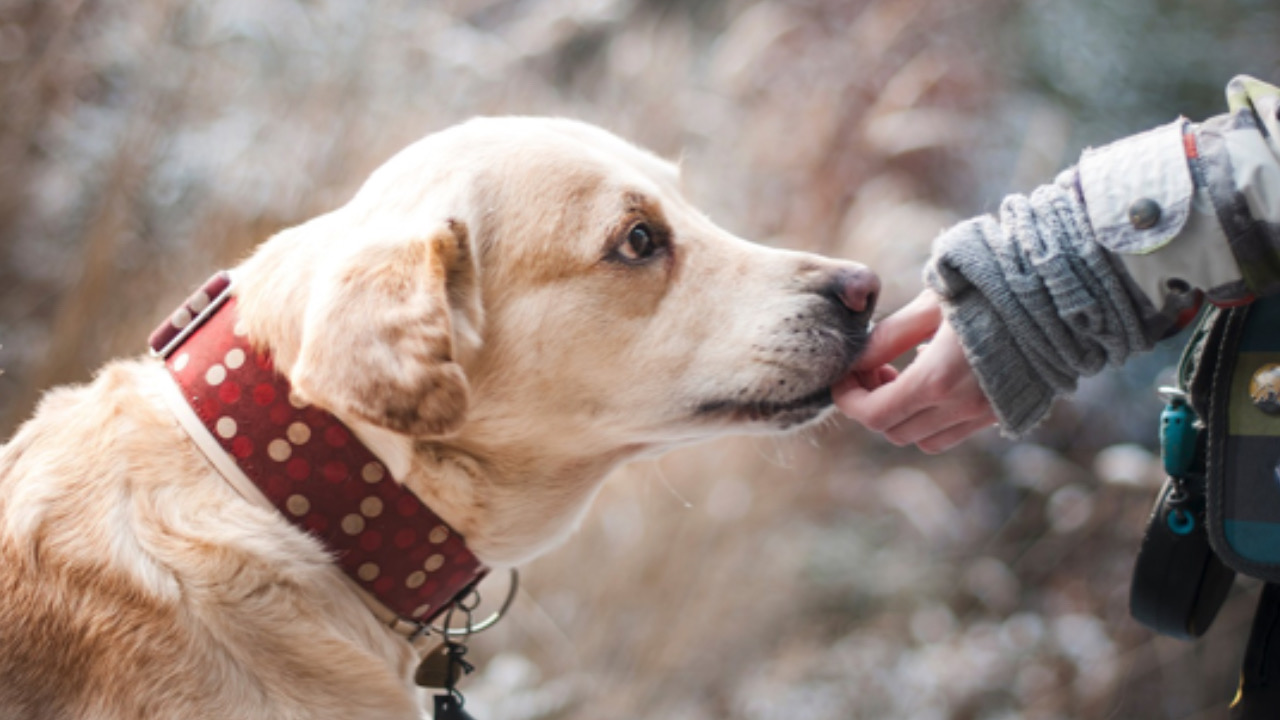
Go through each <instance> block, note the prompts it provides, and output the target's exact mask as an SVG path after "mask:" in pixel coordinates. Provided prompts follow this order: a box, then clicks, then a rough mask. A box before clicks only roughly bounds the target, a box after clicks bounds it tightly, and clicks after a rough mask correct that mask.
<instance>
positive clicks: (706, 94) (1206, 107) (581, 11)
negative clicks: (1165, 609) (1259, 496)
mask: <svg viewBox="0 0 1280 720" xmlns="http://www.w3.org/2000/svg"><path fill="white" fill-rule="evenodd" d="M1277 37H1280V11H1278V10H1277V8H1276V5H1275V3H1274V2H1273V0H1127V2H1125V3H1112V2H1109V1H1107V0H1075V1H1074V2H1070V3H1065V2H1053V1H1052V0H1024V1H1021V2H1018V1H1015V0H964V1H958V0H795V1H793V2H756V1H753V0H688V1H686V0H442V1H439V2H409V1H407V0H406V1H402V2H366V1H365V0H328V1H325V0H313V1H302V0H297V1H290V0H269V1H268V0H217V1H216V2H207V1H206V2H196V1H194V0H145V1H143V0H0V108H3V109H2V110H0V345H3V348H2V349H0V369H3V371H4V374H3V375H0V437H6V438H7V437H8V436H9V435H10V434H11V433H12V431H13V429H14V427H15V426H16V425H17V424H18V423H19V422H20V421H21V420H22V418H24V417H26V416H27V415H28V414H29V413H30V411H31V408H32V405H33V403H34V402H35V401H36V400H37V399H38V397H39V395H40V393H41V392H42V391H43V390H44V389H46V388H48V387H49V386H51V385H54V384H58V383H63V382H75V381H83V380H86V379H87V378H89V377H90V376H91V373H92V372H93V370H94V369H95V368H96V367H98V366H99V365H100V364H101V363H102V362H103V361H104V360H105V359H107V358H109V357H113V356H119V355H131V354H137V353H138V352H139V351H140V350H141V349H142V348H143V345H144V343H145V338H146V335H147V333H148V331H149V330H150V329H151V327H152V326H153V325H154V324H155V322H156V321H157V320H158V319H159V318H161V317H162V316H163V315H164V314H165V313H166V312H167V311H168V310H169V309H170V308H171V307H172V306H173V305H174V304H175V303H176V302H177V301H179V300H180V299H181V298H183V297H184V296H185V295H186V294H187V292H188V291H189V290H190V289H191V288H192V287H193V286H195V285H196V284H198V283H199V282H200V281H202V280H203V279H204V278H205V277H207V276H208V275H209V274H210V272H211V271H212V270H214V269H216V268H218V267H223V266H226V265H228V264H231V263H234V262H236V261H237V259H238V258H240V257H242V256H243V255H244V254H245V253H246V252H247V251H248V250H249V249H250V248H252V247H253V246H254V245H256V244H257V243H258V242H260V241H261V240H263V239H265V238H266V237H268V236H269V235H270V234H271V233H273V232H274V231H276V230H278V229H280V228H283V227H286V226H289V225H292V224H295V223H298V222H300V221H302V220H305V219H307V218H309V217H311V216H313V215H315V214H318V213H321V212H324V211H326V210H328V209H330V208H333V207H335V206H337V205H339V204H341V203H343V202H345V200H346V199H347V198H348V197H350V195H351V194H352V193H353V192H354V190H355V189H356V188H357V187H358V186H359V184H360V183H361V182H362V181H363V179H364V177H365V176H366V175H367V174H368V172H369V171H371V170H372V169H373V168H374V167H376V166H377V165H378V164H380V163H381V162H382V161H383V160H385V159H386V158H387V157H389V156H390V155H391V154H393V153H394V152H395V151H396V150H398V149H399V148H401V147H403V146H404V145H406V144H408V143H410V142H412V141H413V140H415V139H417V138H419V137H421V136H422V135H424V134H426V133H428V132H431V131H433V130H437V129H440V128H444V127H446V126H448V125H450V124H452V123H454V122H457V121H460V120H463V119H465V118H467V117H469V116H472V115H476V114H540V115H567V116H572V117H576V118H580V119H583V120H588V121H591V122H595V123H598V124H600V125H603V126H605V127H607V128H609V129H611V130H613V131H615V132H617V133H619V134H621V135H623V136H625V137H627V138H629V139H631V140H633V141H636V142H638V143H640V144H642V145H645V146H648V147H650V148H651V149H653V150H655V151H657V152H658V153H660V154H663V155H665V156H668V157H672V158H682V161H683V167H684V173H685V178H686V185H687V188H688V191H689V195H690V196H691V197H692V198H693V200H694V201H695V202H696V203H697V204H698V205H699V206H700V207H702V208H703V209H704V210H706V211H707V212H708V213H709V214H710V215H711V216H712V218H713V219H714V220H716V221H717V222H719V223H720V224H721V225H723V226H725V227H727V228H728V229H730V230H732V231H734V232H735V233H737V234H740V235H742V236H744V237H749V238H753V239H758V240H760V241H761V242H765V243H769V244H774V245H781V246H789V247H796V248H802V249H806V250H812V251H816V252H822V253H826V254H829V255H836V256H841V257H848V258H853V259H857V260H860V261H863V262H865V263H867V264H869V265H871V266H872V267H874V268H875V269H877V270H878V271H879V272H880V273H881V275H882V277H883V278H884V280H885V285H886V292H885V296H886V297H885V299H884V301H883V303H882V309H883V310H884V311H888V310H891V309H893V308H895V307H897V306H899V305H901V304H902V303H903V302H905V300H906V299H907V298H909V297H910V296H911V295H912V294H914V292H915V289H916V288H917V287H918V282H919V280H918V278H919V268H920V264H921V262H922V260H923V259H924V258H925V257H926V255H927V253H928V248H929V243H930V241H931V240H932V239H933V237H934V236H936V235H937V233H938V232H939V231H940V230H942V229H943V228H945V227H947V226H948V225H949V224H950V223H952V222H955V221H957V220H960V219H962V218H965V217H968V216H970V215H974V214H977V213H982V212H991V211H994V210H995V209H996V208H997V207H998V203H999V200H1000V198H1001V197H1002V196H1003V195H1004V194H1005V193H1008V192H1011V191H1026V190H1029V189H1031V188H1032V187H1034V186H1035V185H1037V184H1039V183H1042V182H1046V181H1048V180H1050V179H1051V178H1052V177H1053V175H1054V174H1055V173H1056V171H1057V170H1059V169H1060V168H1062V167H1064V166H1066V165H1069V164H1072V163H1074V162H1075V159H1076V158H1077V157H1078V155H1079V152H1080V150H1081V149H1082V148H1083V147H1085V146H1087V145H1090V144H1093V145H1097V144H1103V143H1105V142H1107V141H1109V140H1112V139H1115V138H1118V137H1121V136H1124V135H1127V134H1131V133H1134V132H1137V131H1140V130H1144V129H1146V128H1148V127H1151V126H1154V125H1156V124H1158V123H1162V122H1167V121H1169V120H1171V119H1172V118H1174V117H1175V116H1177V115H1178V114H1185V115H1187V116H1188V117H1191V118H1193V119H1203V118H1206V117H1208V116H1210V115H1213V114H1217V113H1219V112H1222V111H1223V109H1224V101H1223V100H1222V88H1223V87H1224V85H1225V84H1226V82H1227V80H1228V79H1229V78H1230V77H1231V76H1232V75H1234V74H1236V73H1241V72H1244V73H1250V74H1253V75H1256V76H1258V77H1260V78H1263V79H1265V80H1269V81H1270V82H1278V81H1280V54H1277V52H1276V47H1277V45H1276V41H1275V39H1276V38H1277ZM1176 353H1177V347H1176V343H1174V344H1171V345H1169V346H1168V347H1163V348H1161V349H1160V351H1158V352H1156V353H1153V354H1151V355H1149V356H1146V357H1144V358H1142V359H1141V360H1139V361H1137V362H1134V363H1131V364H1130V365H1129V366H1127V367H1126V368H1125V369H1124V370H1123V371H1112V372H1108V373H1106V374H1104V375H1102V376H1099V377H1097V378H1093V379H1091V380H1089V381H1088V382H1086V383H1085V384H1084V385H1083V386H1082V388H1081V391H1080V393H1079V394H1078V395H1077V396H1076V397H1075V398H1074V399H1073V400H1072V401H1070V402H1064V403H1061V404H1060V405H1059V406H1058V408H1057V409H1056V410H1055V412H1054V414H1053V416H1052V418H1051V419H1050V421H1049V422H1048V423H1046V424H1045V425H1044V426H1043V427H1042V428H1040V429H1039V430H1038V431H1037V432H1036V433H1035V434H1034V435H1033V436H1032V437H1031V438H1030V439H1028V440H1026V441H1023V442H1017V443H1013V442H1010V441H1008V440H1004V439H1001V438H999V437H998V436H996V435H995V434H994V433H991V434H989V435H986V436H983V437H981V438H980V439H978V440H976V441H973V442H971V443H969V444H968V445H967V446H965V447H963V448H962V449H960V450H957V451H954V452H952V453H950V454H948V455H945V456H942V457H928V456H925V455H922V454H920V453H918V452H916V451H914V450H911V449H897V448H894V447H892V446H889V445H887V444H885V443H882V442H876V441H875V439H874V438H872V437H871V436H870V435H869V434H868V433H866V432H864V431H861V430H860V429H859V428H857V427H854V426H853V425H852V424H851V423H848V422H845V421H839V420H832V421H828V422H827V423H825V424H824V425H822V426H821V427H818V428H816V429H811V430H808V431H805V432H802V433H800V434H798V435H795V436H791V437H788V438H783V439H779V440H727V441H723V442H718V443H714V444H710V445H706V446H702V447H698V448H692V449H688V450H682V451H679V452H675V453H671V454H670V455H668V456H666V457H664V458H662V459H660V460H656V461H648V462H644V463H638V464H634V465H631V466H628V467H626V468H624V469H623V470H621V471H619V472H618V473H617V474H616V477H614V478H613V479H612V480H611V481H610V483H609V485H608V487H607V488H606V490H605V491H604V493H603V494H602V495H601V497H600V499H599V501H598V502H597V503H596V505H595V507H594V509H593V511H592V513H591V515H590V516H589V518H588V519H587V520H586V522H585V523H584V526H583V528H582V529H581V531H580V532H579V533H578V535H577V536H576V537H575V538H573V539H572V540H571V541H570V542H569V543H568V544H567V545H566V546H564V547H563V548H561V549H559V550H557V551H555V552H554V553H552V554H551V555H549V556H547V557H545V558H543V559H541V560H539V561H537V562H536V563H534V564H532V565H531V566H530V567H528V568H527V569H526V571H525V585H524V590H523V591H522V593H521V596H520V598H519V602H518V604H517V605H516V609H515V611H514V612H513V615H512V617H511V618H510V619H509V620H507V621H505V622H504V623H502V624H501V625H500V626H499V627H498V628H497V629H495V630H493V631H492V632H491V633H488V634H486V635H485V636H483V637H481V638H478V639H477V640H476V641H475V646H474V649H473V651H472V656H473V657H476V658H478V659H479V660H480V661H481V663H480V664H481V669H480V671H479V672H478V673H477V675H476V676H473V677H472V678H471V679H470V680H469V681H468V682H467V685H466V686H465V687H464V689H465V690H466V691H467V693H468V697H469V703H468V710H469V711H471V712H472V713H473V714H474V715H475V716H476V717H477V718H480V720H486V719H488V720H542V719H547V720H551V719H556V720H571V719H572V720H595V719H599V718H611V719H612V718H637V719H648V718H654V719H656V718H663V719H664V720H706V719H712V718H735V719H742V720H773V719H778V720H784V719H785V720H790V719H792V718H806V719H812V720H826V719H833V720H834V719H842V720H843V719H848V718H912V719H921V720H933V719H942V718H955V719H958V720H967V719H970V718H972V719H974V720H978V719H984V720H1014V719H1018V718H1022V719H1026V720H1032V719H1034V720H1050V719H1053V720H1057V719H1066V718H1209V717H1223V716H1224V714H1223V712H1224V711H1223V709H1222V708H1223V707H1224V704H1225V703H1226V702H1227V701H1228V700H1229V699H1230V697H1231V695H1232V694H1233V691H1234V682H1235V675H1236V672H1237V668H1238V664H1239V660H1240V657H1241V654H1242V651H1243V643H1244V633H1245V631H1246V630H1247V626H1248V622H1249V619H1250V617H1251V616H1252V611H1253V602H1254V598H1255V596H1256V591H1257V585H1256V584H1254V583H1249V582H1240V583H1238V584H1237V587H1236V589H1235V591H1234V592H1233V594H1232V596H1231V598H1230V599H1229V601H1228V603H1227V606H1226V607H1225V609H1224V610H1223V612H1222V614H1221V616H1220V617H1219V619H1218V621H1217V623H1216V625H1215V626H1214V627H1213V628H1212V629H1211V630H1210V632H1209V633H1208V635H1207V636H1206V637H1205V638H1204V639H1202V640H1200V641H1198V642H1195V643H1186V642H1180V641H1175V640H1168V639H1163V638H1157V637H1154V636H1153V635H1152V634H1151V633H1150V632H1148V631H1147V630H1145V629H1143V628H1142V627H1141V626H1139V625H1137V624H1136V623H1135V622H1134V621H1133V620H1131V619H1130V618H1129V616H1128V612H1127V594H1128V582H1129V573H1130V570H1131V567H1132V562H1133V558H1134V554H1135V552H1136V549H1137V547H1138V541H1139V538H1140V535H1141V532H1142V530H1143V527H1144V524H1145V517H1146V514H1147V512H1148V511H1149V509H1150V504H1151V502H1152V499H1153V497H1154V493H1155V489H1156V487H1157V486H1158V483H1159V481H1160V479H1161V478H1160V477H1159V473H1158V471H1157V469H1156V467H1155V464H1154V463H1155V458H1154V456H1153V455H1152V452H1151V450H1152V448H1153V446H1154V445H1155V442H1156V435H1155V423H1156V417H1157V415H1158V412H1159V409H1160V403H1159V401H1158V400H1157V399H1156V397H1155V395H1154V393H1153V392H1152V388H1153V387H1154V384H1155V382H1156V378H1157V377H1158V376H1159V375H1160V374H1161V373H1162V371H1163V369H1164V368H1165V367H1166V366H1168V365H1169V364H1170V363H1171V362H1172V361H1173V359H1174V358H1175V357H1176ZM486 592H487V594H490V595H495V594H501V592H502V585H501V583H500V582H495V584H494V587H493V588H492V589H490V590H487V591H486Z"/></svg>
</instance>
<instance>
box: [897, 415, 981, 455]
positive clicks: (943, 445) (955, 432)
mask: <svg viewBox="0 0 1280 720" xmlns="http://www.w3.org/2000/svg"><path fill="white" fill-rule="evenodd" d="M995 421H996V419H995V416H994V414H992V415H991V416H989V417H980V418H977V419H974V420H970V421H968V422H965V423H960V424H959V425H953V426H951V427H949V428H947V429H946V430H943V431H942V432H940V433H938V434H936V435H932V436H930V437H927V438H925V439H923V440H920V441H919V442H917V443H916V447H918V448H920V450H921V452H926V453H929V454H930V455H936V454H938V453H942V452H946V451H948V450H950V449H951V448H953V447H955V446H957V445H959V444H960V443H962V442H964V441H965V440H968V439H969V438H971V437H973V436H974V435H977V434H978V433H980V432H982V431H983V430H986V429H987V428H989V427H992V426H993V425H995Z"/></svg>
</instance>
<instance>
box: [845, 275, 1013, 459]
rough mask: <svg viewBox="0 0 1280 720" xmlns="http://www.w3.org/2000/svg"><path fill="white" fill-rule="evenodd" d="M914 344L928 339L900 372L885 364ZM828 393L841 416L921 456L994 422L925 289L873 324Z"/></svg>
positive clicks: (956, 341) (935, 302) (956, 342)
mask: <svg viewBox="0 0 1280 720" xmlns="http://www.w3.org/2000/svg"><path fill="white" fill-rule="evenodd" d="M922 342H927V343H928V344H927V345H924V346H922V347H920V349H919V354H917V356H916V358H915V359H914V360H913V361H912V362H911V364H910V365H908V366H907V367H906V369H904V370H903V371H902V372H901V373H898V372H897V371H895V370H894V369H893V368H892V367H890V366H889V365H886V363H888V362H889V361H890V360H892V359H894V358H896V357H898V356H899V355H902V354H903V353H905V352H906V351H908V350H910V349H911V348H913V347H917V346H919V345H920V343H922ZM831 391H832V396H833V397H834V398H835V402H836V407H838V408H839V409H840V412H842V413H844V414H845V415H846V416H847V417H849V418H851V419H853V420H855V421H857V422H859V423H861V424H862V425H864V426H866V427H867V428H869V429H871V430H874V431H876V432H879V433H881V434H882V435H884V437H885V439H887V440H888V441H889V442H891V443H893V444H895V445H911V444H914V445H916V446H917V447H919V448H920V450H922V451H924V452H927V453H939V452H942V451H944V450H949V449H951V448H953V447H955V446H956V445H959V444H960V443H961V442H963V441H965V440H966V439H968V438H969V437H970V436H972V435H974V434H976V433H977V432H979V431H980V430H983V429H985V428H987V427H990V426H991V425H992V424H993V423H994V422H995V421H996V414H995V411H994V410H993V409H992V408H991V403H990V402H989V401H988V400H987V397H986V395H984V394H983V392H982V388H981V386H979V384H978V378H977V376H976V375H974V373H973V368H971V367H970V366H969V361H968V360H967V359H966V358H965V356H964V350H963V348H962V347H961V345H960V339H959V337H957V336H956V334H955V331H954V330H952V329H951V326H950V325H949V324H947V323H946V322H943V318H942V303H941V300H940V299H939V298H938V296H937V295H936V294H935V293H934V292H932V291H931V290H925V291H924V292H922V293H920V295H918V296H916V298H915V299H914V300H912V301H911V302H910V303H908V304H907V305H906V306H905V307H903V308H902V309H901V310H899V311H897V312H896V313H894V314H892V315H890V316H889V317H887V318H885V319H884V320H882V321H880V322H879V323H878V324H877V325H876V327H875V330H874V331H873V332H872V333H871V341H870V344H869V345H868V346H867V350H866V351H865V352H864V353H863V355H862V357H861V358H860V359H859V360H858V362H857V363H856V364H855V365H854V366H853V369H852V370H851V371H850V373H849V375H847V376H846V377H845V379H844V380H841V381H840V382H839V383H836V385H835V387H833V388H832V389H831Z"/></svg>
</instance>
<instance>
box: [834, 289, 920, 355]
mask: <svg viewBox="0 0 1280 720" xmlns="http://www.w3.org/2000/svg"><path fill="white" fill-rule="evenodd" d="M941 324H942V304H941V301H940V300H939V299H938V296H937V294H935V293H934V292H933V291H932V290H925V291H924V292H922V293H920V294H919V295H917V296H916V297H915V299H914V300H912V301H911V302H909V303H907V304H906V305H905V306H903V307H902V309H900V310H898V311H897V312H895V313H893V314H892V315H890V316H888V317H886V318H885V319H883V320H881V321H880V322H878V323H876V326H875V329H874V330H872V332H871V338H870V340H869V341H868V343H867V349H866V350H864V351H863V353H862V355H861V356H860V357H859V358H858V361H857V362H856V363H854V365H853V369H854V370H867V369H871V368H876V367H879V366H881V365H884V364H885V363H887V362H889V361H890V360H893V359H894V358H896V357H898V356H899V355H902V354H903V353H905V352H907V351H908V350H911V349H914V348H915V347H916V346H918V345H919V344H920V343H922V342H925V341H926V340H928V339H929V338H931V337H933V334H934V333H935V332H937V330H938V326H939V325H941Z"/></svg>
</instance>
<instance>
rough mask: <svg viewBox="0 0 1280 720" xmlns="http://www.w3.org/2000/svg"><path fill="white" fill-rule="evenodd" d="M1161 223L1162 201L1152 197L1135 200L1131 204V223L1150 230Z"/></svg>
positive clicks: (1141, 228)
mask: <svg viewBox="0 0 1280 720" xmlns="http://www.w3.org/2000/svg"><path fill="white" fill-rule="evenodd" d="M1159 223H1160V203H1158V202H1156V201H1155V200H1152V199H1151V198H1141V199H1139V200H1134V201H1133V204H1132V205H1130V206H1129V224H1131V225H1133V227H1134V228H1135V229H1137V230H1150V229H1151V228H1153V227H1155V226H1156V225H1158V224H1159Z"/></svg>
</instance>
